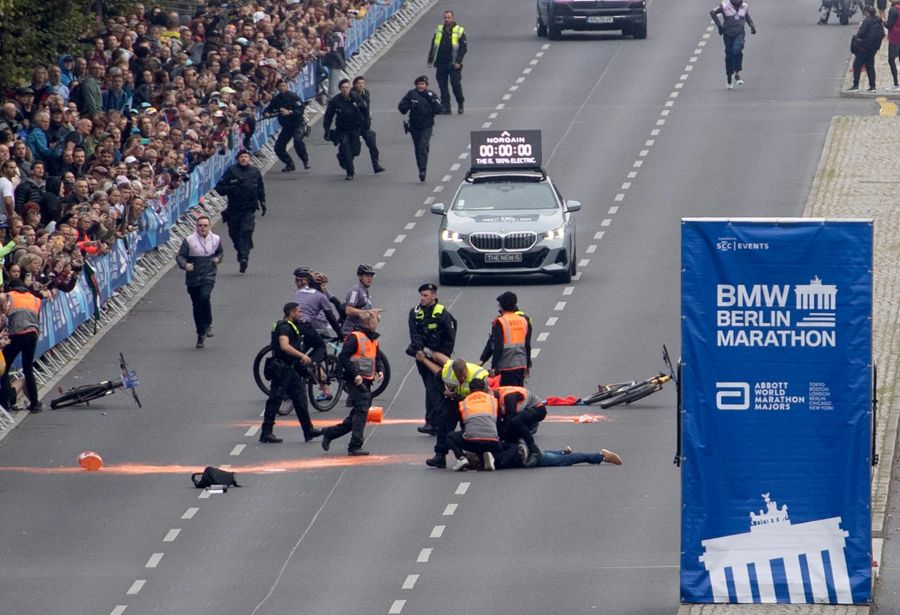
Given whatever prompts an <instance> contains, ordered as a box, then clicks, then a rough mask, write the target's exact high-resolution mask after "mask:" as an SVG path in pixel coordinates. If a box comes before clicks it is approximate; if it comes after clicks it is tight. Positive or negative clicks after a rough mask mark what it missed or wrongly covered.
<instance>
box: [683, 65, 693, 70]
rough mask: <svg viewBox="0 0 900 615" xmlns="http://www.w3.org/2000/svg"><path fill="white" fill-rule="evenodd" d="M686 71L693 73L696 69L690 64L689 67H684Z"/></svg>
mask: <svg viewBox="0 0 900 615" xmlns="http://www.w3.org/2000/svg"><path fill="white" fill-rule="evenodd" d="M684 70H685V71H686V72H691V71H692V70H694V67H693V66H691V65H690V64H688V65H687V66H685V67H684Z"/></svg>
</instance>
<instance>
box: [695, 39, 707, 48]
mask: <svg viewBox="0 0 900 615" xmlns="http://www.w3.org/2000/svg"><path fill="white" fill-rule="evenodd" d="M703 38H704V39H705V38H706V37H705V36H704V37H703ZM704 46H706V41H705V40H703V41H700V42H699V43H697V47H704Z"/></svg>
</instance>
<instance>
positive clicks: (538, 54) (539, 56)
mask: <svg viewBox="0 0 900 615" xmlns="http://www.w3.org/2000/svg"><path fill="white" fill-rule="evenodd" d="M534 57H536V58H542V57H544V52H543V51H538V52H537V53H536V54H534Z"/></svg>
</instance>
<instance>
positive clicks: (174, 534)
mask: <svg viewBox="0 0 900 615" xmlns="http://www.w3.org/2000/svg"><path fill="white" fill-rule="evenodd" d="M180 533H181V530H180V529H178V528H173V529H171V530H169V531H168V533H167V534H166V536H165V538H163V542H175V539H176V538H178V535H179V534H180Z"/></svg>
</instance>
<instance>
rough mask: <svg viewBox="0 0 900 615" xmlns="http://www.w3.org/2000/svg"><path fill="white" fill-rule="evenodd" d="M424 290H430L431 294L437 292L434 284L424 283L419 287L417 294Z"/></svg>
mask: <svg viewBox="0 0 900 615" xmlns="http://www.w3.org/2000/svg"><path fill="white" fill-rule="evenodd" d="M426 290H430V291H431V292H433V293H436V292H437V285H436V284H432V283H431V282H426V283H425V284H422V285H421V286H420V287H419V292H420V293H421V292H424V291H426Z"/></svg>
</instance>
